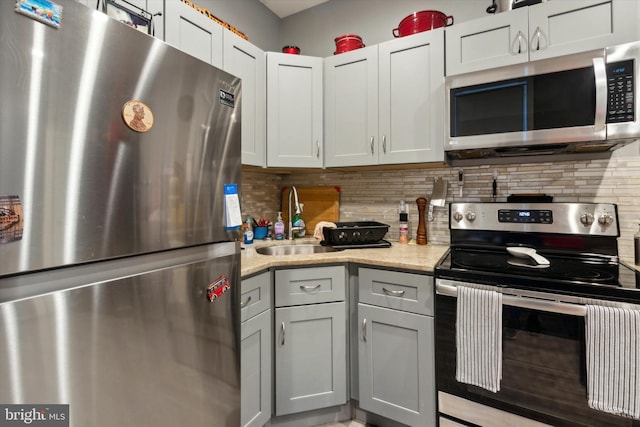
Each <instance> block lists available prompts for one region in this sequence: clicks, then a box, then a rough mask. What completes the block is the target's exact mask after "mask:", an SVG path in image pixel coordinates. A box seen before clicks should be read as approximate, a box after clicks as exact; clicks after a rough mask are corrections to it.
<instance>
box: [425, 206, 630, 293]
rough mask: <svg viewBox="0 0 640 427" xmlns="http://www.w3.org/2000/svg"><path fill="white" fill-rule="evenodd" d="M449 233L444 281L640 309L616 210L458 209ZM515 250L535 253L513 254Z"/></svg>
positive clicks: (441, 269) (440, 274)
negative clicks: (623, 258)
mask: <svg viewBox="0 0 640 427" xmlns="http://www.w3.org/2000/svg"><path fill="white" fill-rule="evenodd" d="M449 229H450V237H451V249H450V251H449V253H448V255H447V256H446V257H445V258H443V260H442V261H441V262H440V263H439V265H438V266H437V267H436V269H435V277H436V278H447V279H452V280H462V281H465V282H468V283H479V284H487V285H493V286H502V287H514V288H521V289H529V290H540V291H546V292H552V293H557V294H563V293H568V294H573V295H579V296H586V297H601V298H609V299H619V300H626V301H633V302H635V303H638V301H640V286H639V283H640V274H638V273H637V272H636V271H635V269H632V268H630V267H628V266H626V265H624V264H623V263H620V262H619V260H618V246H617V238H618V237H619V235H620V232H619V226H618V216H617V207H616V206H615V205H613V204H596V203H451V205H450V209H449ZM512 246H516V247H522V248H528V250H527V251H524V250H523V251H518V252H521V253H520V254H512V253H513V252H514V251H513V250H512V251H511V252H512V253H509V252H508V251H507V248H508V247H512ZM531 251H535V253H536V254H537V255H541V256H542V257H544V258H545V259H546V260H548V264H545V263H544V262H543V261H544V260H541V262H536V261H535V260H534V259H533V257H529V256H527V255H528V254H527V253H528V252H531ZM522 252H524V254H523V253H522ZM515 255H521V256H522V257H520V256H518V257H516V256H515Z"/></svg>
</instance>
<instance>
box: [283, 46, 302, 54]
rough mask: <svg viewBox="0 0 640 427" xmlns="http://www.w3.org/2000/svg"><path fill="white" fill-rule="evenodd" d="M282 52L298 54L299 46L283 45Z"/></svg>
mask: <svg viewBox="0 0 640 427" xmlns="http://www.w3.org/2000/svg"><path fill="white" fill-rule="evenodd" d="M282 53H290V54H293V55H300V48H299V47H298V46H285V47H283V48H282Z"/></svg>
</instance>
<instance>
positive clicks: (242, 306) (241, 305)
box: [240, 295, 251, 308]
mask: <svg viewBox="0 0 640 427" xmlns="http://www.w3.org/2000/svg"><path fill="white" fill-rule="evenodd" d="M249 301H251V295H249V297H248V298H247V300H246V301H244V302H240V308H244V307H246V305H247V304H249Z"/></svg>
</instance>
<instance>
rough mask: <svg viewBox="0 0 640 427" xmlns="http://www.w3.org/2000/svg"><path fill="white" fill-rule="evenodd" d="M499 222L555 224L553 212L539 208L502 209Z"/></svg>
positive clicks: (499, 212) (499, 211)
mask: <svg viewBox="0 0 640 427" xmlns="http://www.w3.org/2000/svg"><path fill="white" fill-rule="evenodd" d="M498 222H514V223H532V224H553V213H552V212H551V211H550V210H538V209H500V210H498Z"/></svg>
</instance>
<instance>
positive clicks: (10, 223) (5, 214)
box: [0, 195, 24, 243]
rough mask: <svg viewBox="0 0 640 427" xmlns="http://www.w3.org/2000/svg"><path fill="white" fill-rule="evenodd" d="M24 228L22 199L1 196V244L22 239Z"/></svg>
mask: <svg viewBox="0 0 640 427" xmlns="http://www.w3.org/2000/svg"><path fill="white" fill-rule="evenodd" d="M23 228H24V219H23V216H22V203H21V202H20V197H18V196H3V195H0V243H10V242H15V241H16V240H20V239H22V230H23Z"/></svg>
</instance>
